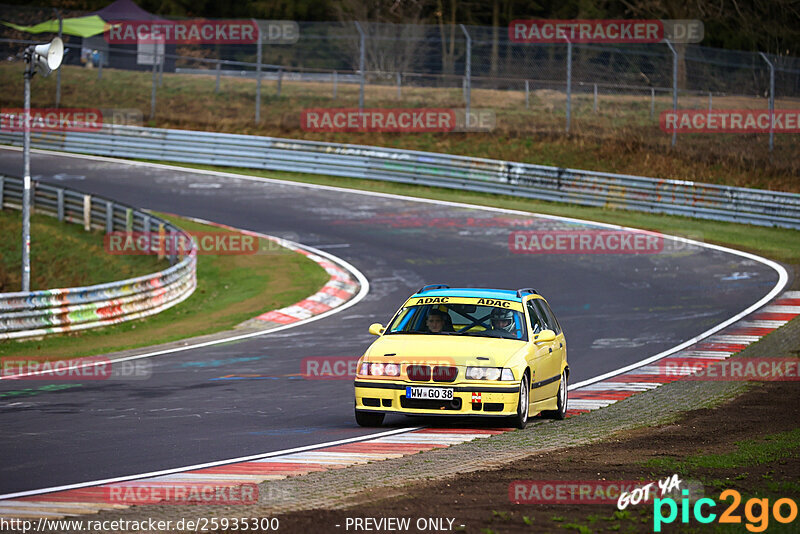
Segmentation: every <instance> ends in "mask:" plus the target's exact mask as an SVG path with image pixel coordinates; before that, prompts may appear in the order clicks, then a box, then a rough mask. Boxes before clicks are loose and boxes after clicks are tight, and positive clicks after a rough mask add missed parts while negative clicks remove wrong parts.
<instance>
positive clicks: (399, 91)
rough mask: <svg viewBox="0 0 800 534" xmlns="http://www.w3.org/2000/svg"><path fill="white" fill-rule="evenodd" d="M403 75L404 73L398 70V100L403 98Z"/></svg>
mask: <svg viewBox="0 0 800 534" xmlns="http://www.w3.org/2000/svg"><path fill="white" fill-rule="evenodd" d="M402 76H403V75H402V74H400V71H397V99H398V100H400V99H402V98H403V93H402V83H403V82H402Z"/></svg>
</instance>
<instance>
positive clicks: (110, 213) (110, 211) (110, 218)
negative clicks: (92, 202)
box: [106, 200, 114, 234]
mask: <svg viewBox="0 0 800 534" xmlns="http://www.w3.org/2000/svg"><path fill="white" fill-rule="evenodd" d="M113 231H114V204H112V203H111V201H110V200H106V233H107V234H110V233H111V232H113Z"/></svg>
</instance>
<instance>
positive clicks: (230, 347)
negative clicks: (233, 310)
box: [0, 148, 789, 497]
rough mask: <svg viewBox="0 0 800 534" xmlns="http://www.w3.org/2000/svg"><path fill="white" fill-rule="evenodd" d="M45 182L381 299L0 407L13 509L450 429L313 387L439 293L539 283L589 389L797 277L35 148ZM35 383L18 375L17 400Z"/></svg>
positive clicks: (449, 213)
mask: <svg viewBox="0 0 800 534" xmlns="http://www.w3.org/2000/svg"><path fill="white" fill-rule="evenodd" d="M21 171H22V156H21V152H20V151H19V150H15V149H6V148H3V149H0V172H2V173H6V174H9V175H12V176H20V175H21ZM32 174H33V177H34V179H35V180H39V181H41V182H43V183H51V184H54V185H61V186H64V187H69V188H71V189H75V190H78V191H82V192H85V193H91V194H97V195H102V196H105V197H108V198H113V199H115V200H117V201H119V202H124V203H126V204H129V205H133V206H137V207H140V208H147V209H152V210H157V211H163V212H169V213H175V214H177V215H181V216H186V217H198V218H202V219H206V220H209V221H214V222H218V223H222V224H225V225H230V226H232V227H236V228H241V229H246V230H251V231H255V232H262V233H265V234H270V235H273V236H278V237H285V238H288V239H291V240H293V241H296V242H298V243H302V244H304V245H308V246H311V247H315V248H317V249H319V250H322V251H325V252H328V253H330V254H332V255H335V256H336V257H338V258H341V259H342V260H344V261H345V262H347V263H348V264H350V265H352V266H353V267H354V268H355V269H357V270H358V271H359V272H360V273H362V274H363V275H364V277H365V278H366V279H367V280H368V281H369V292H368V293H367V294H366V296H365V297H364V298H363V299H361V300H360V301H359V302H357V303H356V304H355V305H353V306H350V307H348V308H346V309H343V310H342V311H341V312H339V313H333V314H331V315H329V316H327V317H324V318H322V319H319V320H316V321H313V322H309V323H307V324H301V325H298V326H296V327H292V328H286V329H282V330H280V331H276V332H274V333H265V334H263V335H258V336H254V337H250V338H247V339H241V340H238V341H231V342H227V343H219V344H215V345H209V346H203V347H199V348H190V349H188V350H181V351H176V352H169V353H165V354H160V355H158V356H154V357H152V358H150V363H151V365H152V376H151V377H150V378H149V379H147V380H138V381H137V380H132V381H124V382H123V381H113V382H111V381H107V382H104V381H102V380H100V381H83V382H80V383H75V384H73V387H70V388H66V389H62V390H59V391H48V392H43V393H42V394H40V395H35V396H26V397H18V398H14V397H0V427H1V428H3V432H2V435H0V456H2V457H3V458H6V459H7V461H5V462H3V464H2V465H0V497H3V496H9V495H14V494H20V493H24V492H35V491H36V490H40V489H43V488H56V487H62V486H67V487H68V486H71V485H82V484H84V483H89V482H92V481H100V480H108V479H116V478H120V477H130V476H135V475H139V474H145V473H155V472H159V471H164V470H173V469H179V468H182V467H184V466H196V465H202V464H208V463H213V462H219V461H222V460H227V459H234V458H243V457H250V456H257V455H266V454H270V453H278V452H279V451H285V450H289V449H296V448H313V447H314V446H316V445H320V444H327V443H331V442H341V441H343V440H358V439H360V438H365V437H368V436H370V435H374V434H378V433H385V432H393V431H394V432H401V431H402V429H403V428H405V427H409V426H411V425H413V426H414V427H419V426H420V425H428V424H433V425H436V421H430V420H426V419H414V420H411V419H406V418H403V417H400V416H390V417H387V421H386V423H385V427H384V428H381V429H364V428H359V427H358V426H357V425H356V423H355V420H354V417H353V385H352V380H351V379H346V378H345V379H342V380H309V379H305V378H303V377H302V376H301V373H302V370H301V361H302V360H303V359H304V358H309V357H332V356H333V357H347V356H359V355H361V354H362V353H363V351H364V350H365V349H366V348H367V346H368V345H369V343H370V342H371V341H372V340H373V339H374V337H373V336H371V335H370V334H369V333H368V332H367V327H368V326H369V324H371V323H373V322H382V323H385V322H386V321H387V320H388V319H389V318H390V317H391V316H392V314H393V313H394V312H395V311H396V309H397V307H398V306H399V305H400V304H401V303H402V302H403V301H404V300H405V299H406V298H407V297H408V296H409V295H410V294H411V293H413V292H414V291H416V290H417V289H419V288H420V287H421V286H422V285H424V284H429V283H446V284H448V285H450V286H451V287H497V288H511V289H516V288H522V287H534V288H536V289H537V290H538V291H539V292H540V293H541V294H542V295H543V296H544V297H545V298H547V300H548V302H549V303H550V304H551V306H552V308H553V310H554V311H555V313H556V315H557V316H558V318H559V321H560V323H561V325H562V327H563V329H564V331H565V333H566V336H567V341H568V359H569V365H570V369H571V376H570V382H571V383H572V389H577V390H580V388H581V386H587V385H590V384H591V383H594V382H596V381H598V380H600V379H603V378H609V377H612V376H614V375H616V374H619V373H621V372H624V371H629V372H631V371H633V370H635V369H636V368H637V367H639V366H641V365H644V364H646V363H648V362H649V361H650V360H652V359H653V358H654V357H656V356H662V355H666V354H669V353H672V352H673V351H674V350H678V349H680V348H683V347H685V346H687V344H690V343H691V342H694V341H698V337H704V336H707V335H711V334H713V333H714V332H716V331H717V330H718V329H719V328H721V327H722V326H724V325H726V324H730V323H732V322H734V321H736V320H738V319H741V317H743V316H744V315H746V314H747V313H750V312H752V311H753V310H755V309H757V308H759V307H760V306H762V305H764V304H766V303H767V302H768V301H770V300H771V299H773V298H775V297H777V296H778V295H779V294H780V293H781V292H782V290H783V289H784V287H785V286H786V284H787V282H788V281H789V280H788V278H789V275H788V274H787V273H786V270H785V269H784V268H783V267H781V266H780V265H778V264H777V263H775V262H772V261H769V260H765V259H763V258H759V257H757V256H753V255H750V254H746V253H741V252H737V251H733V250H730V249H726V248H723V247H718V246H714V245H706V244H703V243H699V242H692V243H689V242H687V241H686V240H672V239H670V238H664V246H663V248H662V249H661V250H659V251H657V252H653V253H644V254H614V253H597V254H579V255H576V254H525V253H523V254H520V253H515V252H514V251H512V250H511V248H510V245H509V235H510V234H511V233H512V232H515V231H534V230H548V231H562V230H565V231H574V230H589V229H596V230H614V231H619V232H622V233H626V232H636V231H635V230H632V229H624V228H619V227H614V226H611V225H606V224H600V223H591V222H588V221H578V220H574V219H565V218H559V217H553V216H537V215H533V214H524V213H521V212H515V211H510V210H503V209H497V208H485V207H479V206H467V205H461V204H453V203H446V202H441V201H431V200H421V199H413V198H409V197H400V196H394V195H387V194H379V193H370V192H364V191H355V190H347V189H339V188H332V187H326V186H317V185H309V184H302V183H294V182H288V181H281V180H266V179H262V178H255V177H252V178H249V177H245V176H239V175H232V174H226V173H215V172H208V171H196V170H191V169H180V168H176V167H172V166H162V165H155V164H146V163H130V162H124V161H119V160H114V159H110V158H100V157H91V156H76V155H63V154H55V153H51V152H45V151H34V156H33V159H32ZM32 246H33V247H35V246H36V245H35V236H33V244H32ZM33 268H34V269H35V268H36V266H35V264H34V265H33ZM231 283H232V284H235V283H236V281H235V280H231ZM183 305H190V303H185V304H183ZM31 383H34V382H33V381H20V380H2V381H0V394H2V393H3V392H9V391H13V390H16V389H20V388H22V387H29V386H28V385H25V384H31ZM50 383H54V382H50V381H47V380H41V379H40V380H36V381H35V384H36V387H40V386H45V385H47V384H50ZM576 398H577V397H576Z"/></svg>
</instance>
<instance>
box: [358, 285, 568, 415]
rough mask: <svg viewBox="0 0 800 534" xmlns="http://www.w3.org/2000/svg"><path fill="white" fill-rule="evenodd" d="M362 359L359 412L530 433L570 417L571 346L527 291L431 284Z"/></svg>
mask: <svg viewBox="0 0 800 534" xmlns="http://www.w3.org/2000/svg"><path fill="white" fill-rule="evenodd" d="M369 331H370V333H371V334H374V335H377V336H379V337H378V339H377V340H376V341H375V342H373V343H372V345H370V347H369V349H367V351H366V352H365V353H364V355H363V356H362V357H361V358H360V359H359V361H358V367H357V375H356V379H355V397H356V400H355V412H356V413H355V415H356V422H358V424H359V425H361V426H380V425H381V424H382V423H383V419H384V416H385V415H386V414H387V413H399V414H404V415H448V416H466V415H469V416H481V417H503V418H507V419H510V420H511V421H512V423H513V425H514V426H516V427H518V428H524V427H525V425H526V424H527V422H528V417H529V416H533V415H536V414H539V413H542V415H545V416H548V417H552V418H555V419H563V418H564V416H565V414H566V411H567V378H568V377H569V366H568V365H567V346H566V341H565V339H564V333H563V332H562V331H561V327H560V326H559V324H558V321H557V320H556V317H555V315H553V312H552V310H551V309H550V306H548V304H547V302H546V301H545V300H544V298H542V297H541V296H540V295H539V294H538V293H536V291H535V290H533V289H530V288H525V289H518V290H507V289H475V288H471V289H457V288H450V287H448V286H446V285H441V284H436V285H428V286H424V287H423V288H422V289H420V290H419V291H417V293H415V294H414V295H412V296H411V297H410V298H409V299H408V300H407V301H406V302H405V304H403V306H402V307H401V308H400V310H398V311H397V313H396V314H395V315H394V317H393V318H392V320H391V321H390V322H389V325H388V326H386V327H384V326H383V325H382V324H379V323H375V324H373V325H371V326H370V327H369Z"/></svg>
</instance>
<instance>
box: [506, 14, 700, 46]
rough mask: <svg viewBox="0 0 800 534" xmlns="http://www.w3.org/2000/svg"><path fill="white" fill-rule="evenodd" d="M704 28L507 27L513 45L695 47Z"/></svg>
mask: <svg viewBox="0 0 800 534" xmlns="http://www.w3.org/2000/svg"><path fill="white" fill-rule="evenodd" d="M703 36H704V27H703V23H702V21H699V20H677V19H670V20H633V19H630V20H626V19H574V20H548V19H532V20H514V21H511V24H509V25H508V39H509V40H510V41H511V42H513V43H561V44H564V43H567V42H569V43H661V42H663V41H664V40H665V39H667V40H669V41H671V42H673V43H699V42H700V41H702V40H703Z"/></svg>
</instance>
